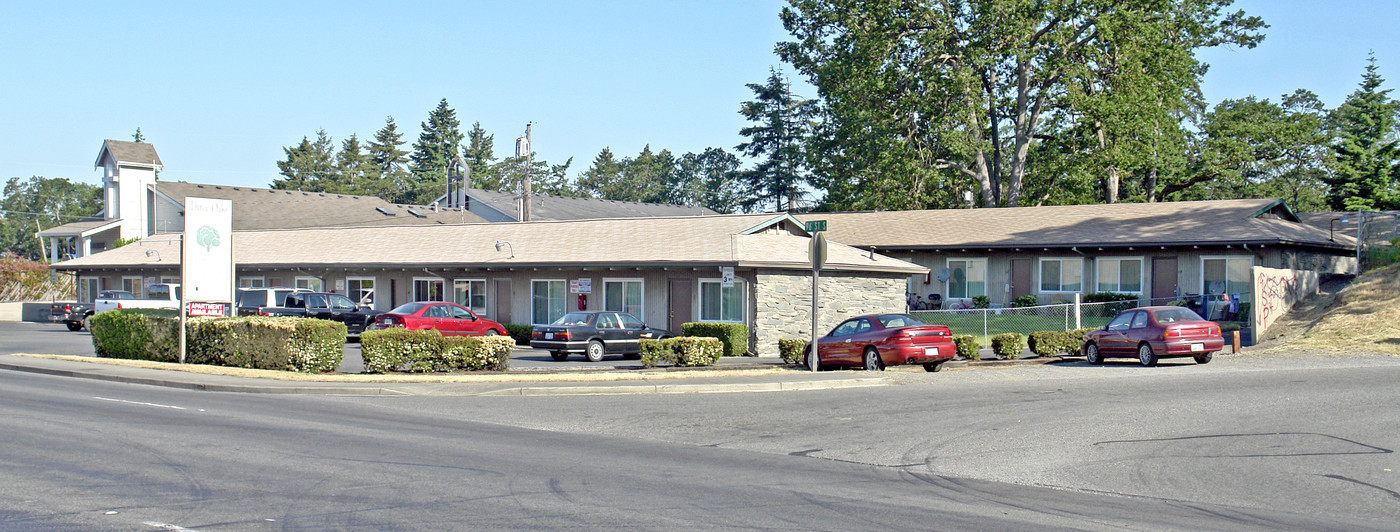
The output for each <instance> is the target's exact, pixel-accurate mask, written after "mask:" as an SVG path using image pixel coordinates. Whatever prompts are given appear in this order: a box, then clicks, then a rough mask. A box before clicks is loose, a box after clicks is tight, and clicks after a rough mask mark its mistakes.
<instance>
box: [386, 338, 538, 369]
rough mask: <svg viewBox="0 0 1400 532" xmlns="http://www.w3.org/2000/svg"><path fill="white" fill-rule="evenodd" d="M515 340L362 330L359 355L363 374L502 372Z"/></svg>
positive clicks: (508, 360) (507, 365)
mask: <svg viewBox="0 0 1400 532" xmlns="http://www.w3.org/2000/svg"><path fill="white" fill-rule="evenodd" d="M513 347H515V340H514V339H512V338H511V337H508V336H443V335H442V333H440V332H438V331H436V330H434V329H424V330H421V331H410V330H408V329H403V328H393V329H382V330H375V331H365V332H364V334H363V335H361V336H360V352H361V353H362V355H363V357H364V361H365V372H366V373H385V372H389V371H397V370H399V369H400V368H402V369H403V370H405V371H411V372H415V373H426V372H435V371H455V370H491V371H505V370H507V369H509V368H510V351H511V348H513Z"/></svg>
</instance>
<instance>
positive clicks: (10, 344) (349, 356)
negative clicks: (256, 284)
mask: <svg viewBox="0 0 1400 532" xmlns="http://www.w3.org/2000/svg"><path fill="white" fill-rule="evenodd" d="M14 353H29V354H43V355H71V356H95V355H94V353H93V351H92V335H91V334H89V333H88V332H87V331H85V330H84V331H78V332H72V331H69V330H68V328H67V327H64V326H63V324H61V323H31V322H0V354H14ZM750 360H752V359H750ZM640 364H641V363H640V362H638V361H636V360H626V359H623V358H622V357H621V356H619V355H608V356H607V357H606V358H604V359H603V360H602V361H600V362H589V361H587V360H584V358H583V355H573V356H571V357H569V359H568V360H565V361H562V362H559V361H555V360H554V359H553V358H551V357H550V356H549V352H548V351H543V350H539V349H531V348H529V347H517V348H516V349H515V351H514V352H513V353H511V357H510V368H511V369H512V370H516V371H560V370H565V371H584V370H591V369H605V368H615V367H636V366H639V365H640ZM337 369H338V371H340V372H341V373H360V372H361V371H363V370H364V361H363V359H362V358H361V356H360V344H359V343H358V342H347V343H346V344H345V359H344V360H343V361H342V362H341V363H340V367H339V368H337Z"/></svg>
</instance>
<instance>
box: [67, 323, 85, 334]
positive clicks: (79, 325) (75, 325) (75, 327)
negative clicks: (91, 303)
mask: <svg viewBox="0 0 1400 532" xmlns="http://www.w3.org/2000/svg"><path fill="white" fill-rule="evenodd" d="M63 324H64V325H67V326H68V330H70V331H73V332H78V331H81V330H83V322H81V321H65V322H63Z"/></svg>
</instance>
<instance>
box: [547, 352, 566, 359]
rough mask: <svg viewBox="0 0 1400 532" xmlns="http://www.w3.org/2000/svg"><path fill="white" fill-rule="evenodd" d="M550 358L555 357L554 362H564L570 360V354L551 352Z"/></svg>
mask: <svg viewBox="0 0 1400 532" xmlns="http://www.w3.org/2000/svg"><path fill="white" fill-rule="evenodd" d="M549 356H550V357H553V358H554V360H564V359H566V358H569V354H568V353H565V352H563V351H550V352H549Z"/></svg>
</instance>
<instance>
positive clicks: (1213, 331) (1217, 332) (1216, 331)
mask: <svg viewBox="0 0 1400 532" xmlns="http://www.w3.org/2000/svg"><path fill="white" fill-rule="evenodd" d="M1210 335H1211V336H1220V327H1211V328H1210Z"/></svg>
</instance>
